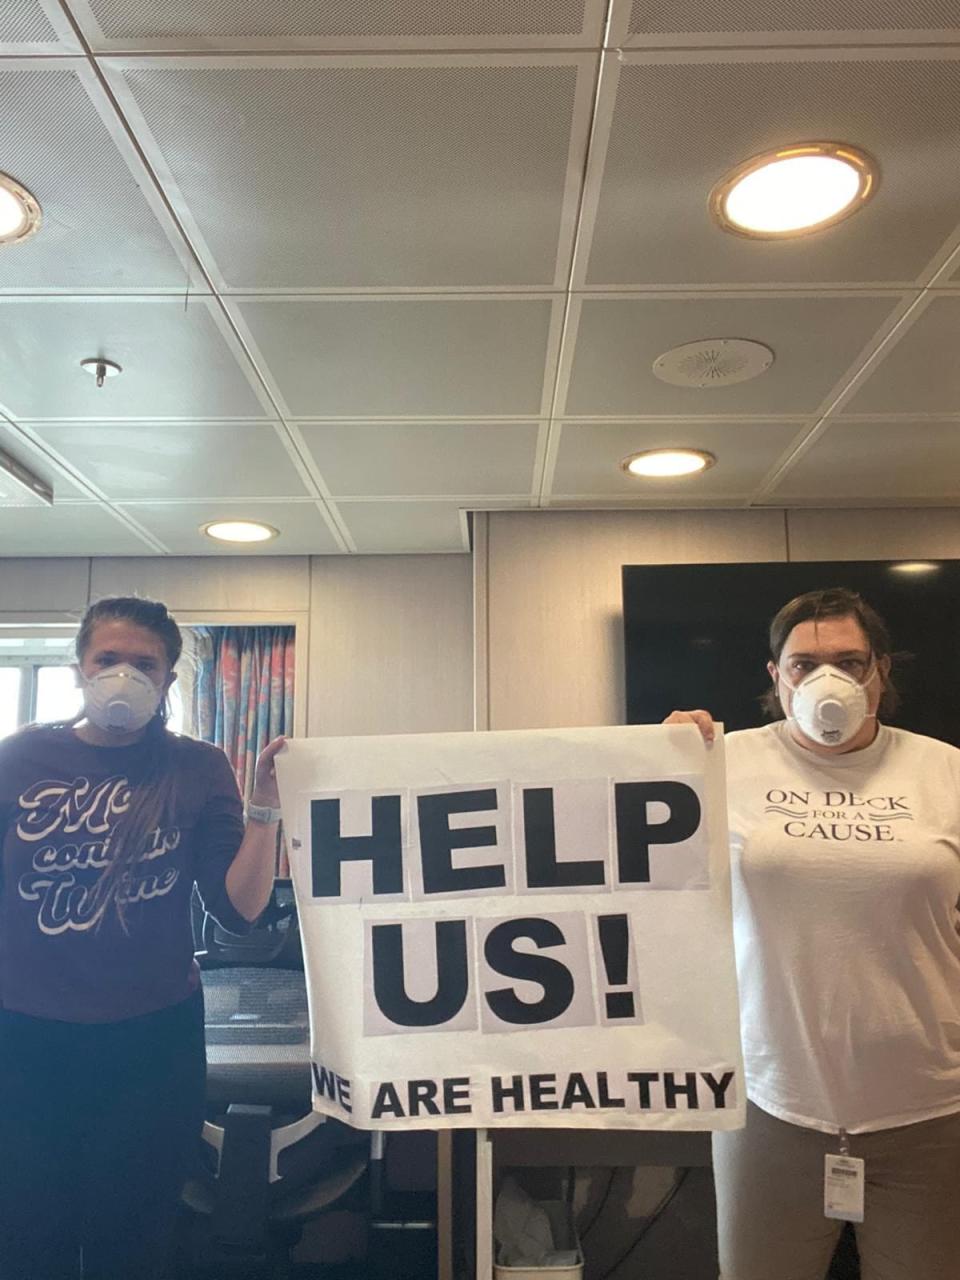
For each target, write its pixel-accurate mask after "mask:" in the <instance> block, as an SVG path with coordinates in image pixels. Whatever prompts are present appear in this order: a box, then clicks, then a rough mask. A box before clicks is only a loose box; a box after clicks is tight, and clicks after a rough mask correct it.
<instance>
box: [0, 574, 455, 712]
mask: <svg viewBox="0 0 960 1280" xmlns="http://www.w3.org/2000/svg"><path fill="white" fill-rule="evenodd" d="M124 594H137V595H142V596H150V597H152V598H154V599H159V600H163V601H164V602H165V603H166V605H167V606H168V608H169V609H170V610H171V612H172V613H173V614H174V616H175V617H177V618H179V619H180V620H181V621H183V622H207V623H214V624H216V623H240V622H290V623H294V624H295V625H296V626H297V637H298V645H297V653H298V662H297V698H296V705H297V708H298V724H297V732H298V733H305V732H309V733H312V734H352V733H398V732H426V731H430V730H444V729H447V730H455V729H469V728H470V727H471V725H472V680H473V653H472V632H471V614H472V607H471V571H470V561H469V558H468V557H467V556H452V555H450V556H356V557H353V556H351V557H343V558H333V557H322V556H316V557H308V556H289V557H285V556H270V557H256V558H255V557H252V556H251V557H243V556H237V557H231V558H230V559H227V558H225V557H224V558H214V557H202V558H188V557H170V558H163V559H160V558H143V559H139V558H117V559H110V558H98V559H90V560H88V559H64V560H44V559H22V560H18V559H2V558H0V625H2V624H3V623H5V622H6V623H18V622H28V621H40V622H70V621H77V620H79V618H80V615H81V614H82V613H83V611H84V609H85V608H86V606H87V604H88V602H89V601H91V600H95V599H97V598H98V597H100V596H104V595H124Z"/></svg>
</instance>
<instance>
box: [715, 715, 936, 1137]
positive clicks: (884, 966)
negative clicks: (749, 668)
mask: <svg viewBox="0 0 960 1280" xmlns="http://www.w3.org/2000/svg"><path fill="white" fill-rule="evenodd" d="M726 755H727V772H728V796H729V808H730V835H731V857H732V863H733V868H732V871H733V910H734V935H735V939H736V951H737V972H738V977H739V983H740V1001H741V1010H742V1027H743V1048H744V1057H745V1062H746V1081H747V1093H748V1095H749V1097H750V1098H751V1099H752V1100H753V1101H754V1102H755V1103H756V1104H757V1106H759V1107H762V1108H763V1110H764V1111H768V1112H770V1113H771V1114H772V1115H775V1116H779V1117H780V1118H781V1119H783V1120H788V1121H791V1122H793V1123H794V1124H801V1125H807V1126H811V1127H813V1128H816V1129H823V1130H827V1131H829V1132H834V1131H836V1130H838V1129H841V1128H843V1129H846V1130H848V1131H849V1132H865V1131H868V1130H872V1129H885V1128H893V1127H895V1126H897V1125H904V1124H912V1123H914V1122H915V1121H918V1120H927V1119H931V1118H932V1117H934V1116H940V1115H947V1114H949V1113H951V1112H954V1111H960V933H958V929H960V910H958V903H960V751H958V750H957V749H956V748H955V747H952V746H948V745H947V744H946V743H943V742H938V741H936V740H935V739H933V738H925V737H922V736H920V735H919V734H914V733H907V732H905V731H904V730H902V729H891V728H889V727H888V726H880V728H879V731H878V733H877V737H876V738H875V739H874V741H873V742H872V743H871V744H870V746H868V747H866V748H864V749H863V750H862V751H852V752H849V753H848V754H844V755H839V756H831V757H824V756H818V755H816V754H814V753H813V752H810V751H807V750H805V749H804V748H803V747H801V746H799V745H798V744H797V743H796V742H794V741H793V739H792V738H791V737H790V735H789V733H788V731H787V726H786V724H785V723H784V722H783V721H780V722H778V723H776V724H770V725H766V726H765V727H764V728H762V729H748V730H744V731H742V732H739V733H731V734H730V735H729V736H728V737H727V740H726Z"/></svg>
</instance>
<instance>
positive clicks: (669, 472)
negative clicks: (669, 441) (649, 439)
mask: <svg viewBox="0 0 960 1280" xmlns="http://www.w3.org/2000/svg"><path fill="white" fill-rule="evenodd" d="M678 460H683V462H684V463H685V465H684V466H682V467H676V466H674V465H670V464H671V463H676V462H677V461H678ZM658 462H660V463H666V464H667V465H666V466H662V467H661V466H658V465H657V463H658ZM716 463H717V459H716V455H715V454H712V453H709V452H708V451H707V450H706V449H694V448H691V447H690V446H688V445H665V446H662V447H661V448H659V449H641V450H640V452H639V453H631V454H629V455H628V456H627V457H626V458H624V459H623V460H622V461H621V463H620V470H621V471H625V472H626V473H627V475H629V476H634V477H636V478H637V479H642V480H682V479H687V478H688V477H690V476H699V475H702V474H703V473H704V471H709V470H710V468H711V467H713V466H716ZM637 464H639V465H637ZM648 466H649V469H648Z"/></svg>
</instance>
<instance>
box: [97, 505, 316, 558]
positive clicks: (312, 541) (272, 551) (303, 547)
mask: <svg viewBox="0 0 960 1280" xmlns="http://www.w3.org/2000/svg"><path fill="white" fill-rule="evenodd" d="M118 506H119V507H120V509H121V510H123V511H125V512H127V513H128V514H129V515H131V516H132V517H133V518H134V519H135V520H137V521H138V522H139V523H140V524H142V525H143V527H144V528H145V529H148V530H149V532H150V533H152V534H153V535H154V537H156V538H159V539H160V541H161V542H162V543H163V544H164V546H165V547H167V548H168V550H169V551H171V552H172V553H173V554H174V555H177V556H202V555H224V556H235V555H240V556H263V555H267V556H271V555H274V556H284V555H285V556H304V555H328V554H330V553H332V552H336V551H339V550H340V548H339V546H338V544H337V541H336V539H335V538H334V536H333V534H332V533H331V532H330V529H329V527H328V525H327V522H326V521H325V520H324V518H323V516H322V515H321V513H320V509H319V508H318V507H317V505H316V503H314V502H256V503H252V502H251V503H243V502H169V503H161V502H135V503H129V502H125V503H120V504H118ZM211 520H260V521H262V522H263V523H264V524H270V525H273V527H274V528H275V529H279V531H280V536H279V537H277V538H274V539H272V541H270V542H261V543H249V542H248V543H237V544H235V545H234V546H231V545H230V544H229V543H226V542H216V541H215V540H214V539H213V538H208V537H207V536H206V534H204V533H201V532H200V526H201V525H204V524H207V523H208V522H209V521H211Z"/></svg>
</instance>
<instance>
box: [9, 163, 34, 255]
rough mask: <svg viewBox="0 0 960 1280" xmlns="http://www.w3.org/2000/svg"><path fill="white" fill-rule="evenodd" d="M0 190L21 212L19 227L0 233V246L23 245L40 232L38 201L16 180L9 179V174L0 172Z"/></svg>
mask: <svg viewBox="0 0 960 1280" xmlns="http://www.w3.org/2000/svg"><path fill="white" fill-rule="evenodd" d="M0 188H2V190H4V191H6V192H7V193H8V194H9V195H11V196H13V198H14V200H15V201H16V202H17V204H18V205H19V206H20V208H21V209H22V211H23V222H22V223H21V224H20V226H18V227H14V228H13V230H11V231H7V232H0V245H4V244H23V242H24V241H25V240H29V239H30V237H31V236H34V235H36V233H37V232H38V231H39V230H40V224H41V223H42V222H43V210H42V209H41V208H40V201H39V200H38V199H37V198H36V196H35V195H34V194H33V193H32V192H31V191H28V190H27V188H26V187H25V186H24V185H23V183H22V182H17V180H16V178H11V176H10V174H9V173H3V172H2V171H0Z"/></svg>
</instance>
